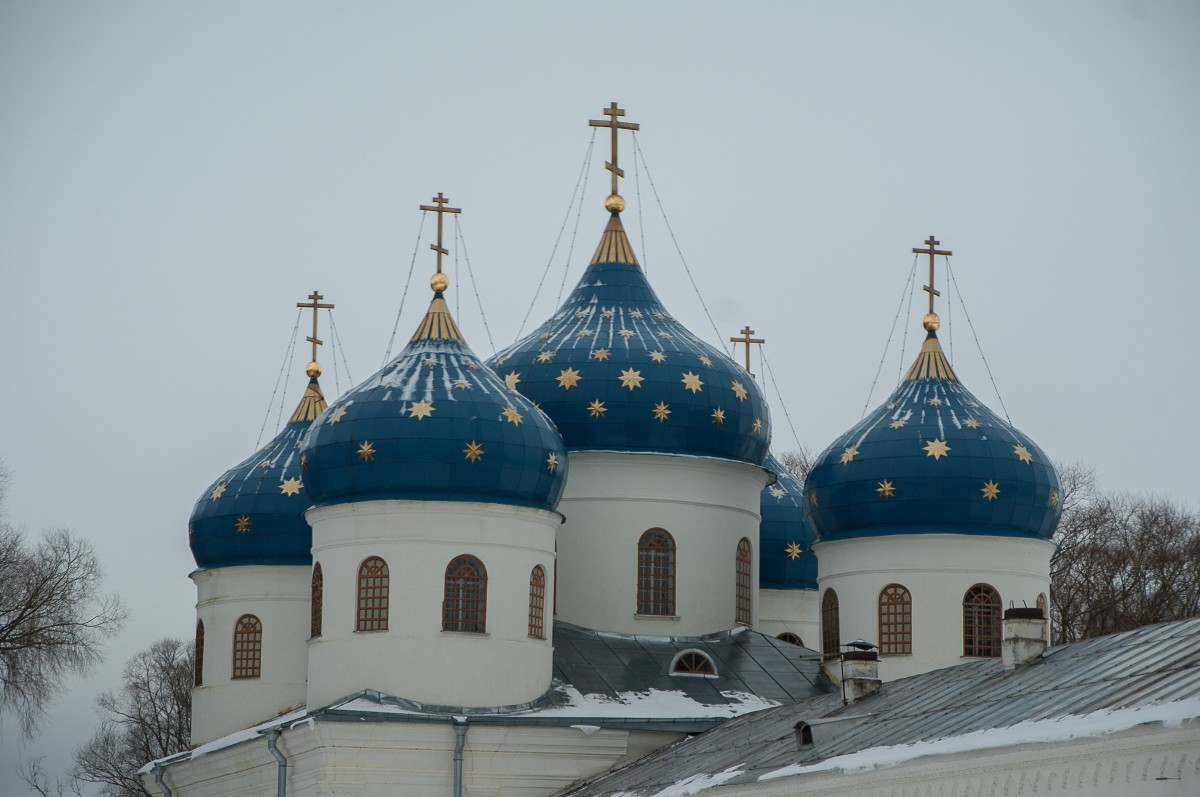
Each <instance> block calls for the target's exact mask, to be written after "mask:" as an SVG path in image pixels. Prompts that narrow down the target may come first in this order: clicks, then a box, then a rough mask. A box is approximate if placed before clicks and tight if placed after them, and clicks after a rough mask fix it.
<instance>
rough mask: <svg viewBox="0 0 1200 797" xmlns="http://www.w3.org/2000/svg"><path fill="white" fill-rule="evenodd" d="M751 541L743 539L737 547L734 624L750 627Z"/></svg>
mask: <svg viewBox="0 0 1200 797" xmlns="http://www.w3.org/2000/svg"><path fill="white" fill-rule="evenodd" d="M750 556H751V554H750V540H748V539H746V538H745V537H742V539H741V541H739V542H738V547H737V585H736V589H737V608H736V611H735V616H734V622H737V623H741V624H742V625H750V602H751V597H750V596H751V592H750V574H751V571H752V569H753V563H752V562H751V558H750Z"/></svg>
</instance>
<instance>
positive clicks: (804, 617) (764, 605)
mask: <svg viewBox="0 0 1200 797" xmlns="http://www.w3.org/2000/svg"><path fill="white" fill-rule="evenodd" d="M758 601H759V603H758V620H757V621H756V622H755V625H754V628H755V630H757V631H761V632H763V633H764V634H770V635H771V636H775V637H777V636H779V635H780V634H783V633H789V634H795V635H796V636H798V637H800V639H801V641H802V642H803V643H804V646H805V647H807V648H812V649H813V650H820V648H821V612H820V606H821V602H820V599H819V598H818V593H817V591H816V590H815V589H763V590H759V592H758Z"/></svg>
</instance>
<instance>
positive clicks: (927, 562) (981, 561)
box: [805, 534, 1054, 681]
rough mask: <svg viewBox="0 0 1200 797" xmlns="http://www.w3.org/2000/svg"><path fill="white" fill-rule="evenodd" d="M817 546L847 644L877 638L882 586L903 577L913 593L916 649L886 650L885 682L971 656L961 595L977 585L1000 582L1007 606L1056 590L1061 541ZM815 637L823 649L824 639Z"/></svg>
mask: <svg viewBox="0 0 1200 797" xmlns="http://www.w3.org/2000/svg"><path fill="white" fill-rule="evenodd" d="M813 550H814V551H815V552H816V554H817V556H818V558H819V560H820V563H821V566H820V573H819V575H818V578H817V583H818V585H819V586H820V594H821V595H824V594H825V590H826V589H829V588H832V589H835V590H837V595H838V602H839V605H840V612H841V639H842V642H848V641H850V640H852V639H855V638H862V639H865V640H867V641H869V642H875V643H878V642H879V592H880V590H882V589H883V588H884V587H885V586H887V585H888V584H892V583H896V584H901V585H903V586H905V587H907V588H908V590H909V592H910V593H912V600H913V606H912V611H913V614H912V617H913V653H912V655H908V656H880V661H879V677H880V678H882V679H883V680H885V681H889V680H894V679H896V678H903V677H905V676H909V675H915V674H917V673H921V672H928V671H929V670H936V669H939V668H941V667H949V666H951V665H954V664H960V663H962V662H964V661H967V660H968V659H966V658H964V657H963V655H962V644H963V638H962V633H963V631H962V600H963V595H964V594H965V593H966V591H967V590H968V589H970V588H971V587H972V586H974V585H975V584H979V583H985V584H990V585H991V586H993V587H995V588H996V590H997V591H998V592H999V593H1000V600H1001V604H1002V608H1008V607H1009V605H1010V603H1013V604H1015V605H1016V606H1030V607H1032V606H1036V605H1037V597H1038V594H1039V593H1045V594H1046V596H1047V597H1049V595H1050V555H1051V554H1052V553H1053V552H1054V545H1053V544H1052V543H1049V542H1047V541H1045V540H1032V539H1025V538H1016V537H982V536H971V535H965V534H910V535H895V536H887V537H860V538H856V539H850V540H836V541H827V542H817V543H816V544H815V545H814V546H813ZM819 605H820V604H819V602H818V606H819ZM807 641H808V640H807V639H805V642H807ZM815 642H816V643H817V644H815V645H814V647H815V648H816V649H818V650H819V649H820V640H819V639H815Z"/></svg>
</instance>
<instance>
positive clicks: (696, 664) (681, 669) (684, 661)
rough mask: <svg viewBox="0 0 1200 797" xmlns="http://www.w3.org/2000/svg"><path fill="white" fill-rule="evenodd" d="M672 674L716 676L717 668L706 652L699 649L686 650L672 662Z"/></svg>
mask: <svg viewBox="0 0 1200 797" xmlns="http://www.w3.org/2000/svg"><path fill="white" fill-rule="evenodd" d="M671 674H672V675H710V676H712V677H714V678H715V677H716V675H717V668H716V666H715V665H714V664H713V661H712V659H710V658H709V657H708V656H706V655H705V654H703V653H701V652H700V651H698V650H685V651H683V652H682V653H680V654H679V655H678V656H676V657H675V661H673V662H671Z"/></svg>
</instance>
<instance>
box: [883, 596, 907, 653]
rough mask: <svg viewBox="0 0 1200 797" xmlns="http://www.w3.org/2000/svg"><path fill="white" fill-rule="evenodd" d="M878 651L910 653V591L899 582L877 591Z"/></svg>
mask: <svg viewBox="0 0 1200 797" xmlns="http://www.w3.org/2000/svg"><path fill="white" fill-rule="evenodd" d="M879 652H880V653H882V654H883V655H885V656H902V655H908V654H910V653H912V593H911V592H909V591H908V589H906V588H905V587H903V586H901V585H899V584H888V585H887V586H886V587H884V588H883V589H882V590H880V592H879Z"/></svg>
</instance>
